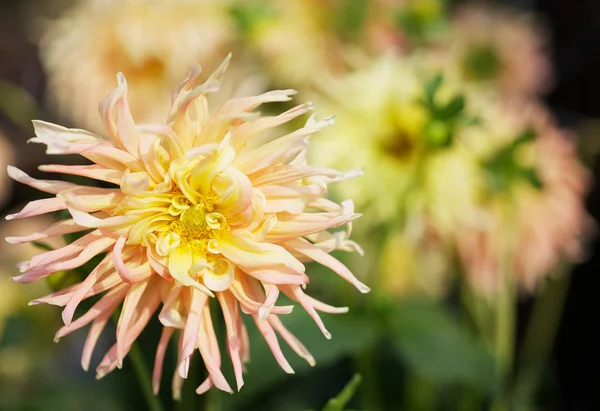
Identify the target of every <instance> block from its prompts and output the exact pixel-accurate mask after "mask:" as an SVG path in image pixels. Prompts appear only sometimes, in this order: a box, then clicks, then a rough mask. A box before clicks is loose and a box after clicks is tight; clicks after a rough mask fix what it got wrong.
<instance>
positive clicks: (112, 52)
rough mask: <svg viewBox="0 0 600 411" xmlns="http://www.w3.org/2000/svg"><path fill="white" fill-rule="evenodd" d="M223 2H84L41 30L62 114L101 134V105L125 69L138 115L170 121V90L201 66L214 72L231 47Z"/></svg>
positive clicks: (43, 56) (54, 96) (51, 85)
mask: <svg viewBox="0 0 600 411" xmlns="http://www.w3.org/2000/svg"><path fill="white" fill-rule="evenodd" d="M227 6H228V2H226V1H223V0H200V1H196V0H83V1H79V2H77V3H76V4H75V5H74V6H73V7H71V8H70V9H68V10H67V11H66V12H65V13H64V14H63V15H61V16H60V17H59V18H57V19H55V20H51V21H48V22H46V23H45V24H44V25H43V26H42V30H41V36H40V37H41V38H40V53H41V60H42V63H43V65H44V68H45V70H46V72H47V74H48V85H49V92H50V93H49V94H50V98H51V101H52V103H53V105H54V107H56V109H57V111H58V113H59V114H60V115H62V116H64V117H65V118H66V119H69V120H71V121H72V122H73V123H74V124H78V125H80V126H83V127H86V128H88V129H90V130H92V131H101V130H102V123H101V122H100V121H99V119H98V113H97V110H96V109H97V105H98V102H99V101H100V100H101V99H102V97H104V96H105V95H107V94H108V93H110V92H111V91H112V89H113V87H114V86H113V82H114V75H115V73H116V72H123V73H124V74H125V76H127V79H128V81H129V83H130V85H131V88H132V91H131V93H130V97H129V104H130V109H131V112H132V114H133V117H134V118H135V119H136V121H139V122H156V121H164V118H163V116H164V113H165V112H166V111H168V109H169V106H168V104H167V102H168V99H169V96H170V93H171V90H172V89H173V87H175V86H176V85H177V83H178V82H179V80H180V79H181V77H182V76H183V75H184V74H185V72H184V70H182V67H183V68H185V67H188V66H189V65H190V64H192V63H194V62H196V61H203V62H205V63H204V65H205V66H206V67H207V68H208V69H210V70H214V69H215V68H216V67H217V66H218V65H219V63H220V62H221V61H222V60H223V58H224V57H225V55H226V54H227V53H228V52H229V50H231V49H232V46H233V44H234V41H235V24H234V22H233V21H232V19H231V18H230V16H229V14H228V9H227Z"/></svg>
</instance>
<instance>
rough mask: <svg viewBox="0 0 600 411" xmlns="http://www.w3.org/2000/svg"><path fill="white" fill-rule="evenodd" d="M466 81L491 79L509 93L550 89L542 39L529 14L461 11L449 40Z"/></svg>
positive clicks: (485, 8)
mask: <svg viewBox="0 0 600 411" xmlns="http://www.w3.org/2000/svg"><path fill="white" fill-rule="evenodd" d="M447 38H448V39H449V41H450V43H451V46H450V47H451V49H452V51H451V53H452V54H453V56H454V57H453V58H455V59H458V62H457V63H458V64H459V65H461V70H462V71H463V74H464V75H465V77H466V78H467V79H468V80H473V81H484V82H485V81H493V82H497V83H498V85H499V87H500V88H501V89H502V90H503V91H505V92H507V93H510V94H518V95H536V94H541V93H543V92H545V91H547V90H548V89H549V87H550V86H551V80H552V68H551V65H550V61H549V57H548V52H549V51H548V49H547V44H546V36H545V33H544V31H543V30H542V28H541V26H540V25H539V24H538V22H537V21H535V20H534V19H533V17H532V16H530V15H527V14H519V13H517V12H513V11H509V10H505V9H499V8H493V7H489V6H483V5H468V6H462V7H459V8H458V10H457V11H456V14H455V15H454V18H453V21H452V31H451V33H450V35H449V36H448V37H447Z"/></svg>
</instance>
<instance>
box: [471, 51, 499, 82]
mask: <svg viewBox="0 0 600 411" xmlns="http://www.w3.org/2000/svg"><path fill="white" fill-rule="evenodd" d="M500 69H501V65H500V57H499V56H498V51H497V50H496V49H495V48H493V47H492V46H491V45H488V44H484V45H479V46H475V47H473V48H472V49H471V50H469V51H468V52H467V54H466V56H465V60H464V62H463V70H464V72H465V75H466V76H467V78H470V79H473V80H492V79H494V78H496V76H497V75H498V73H499V72H500Z"/></svg>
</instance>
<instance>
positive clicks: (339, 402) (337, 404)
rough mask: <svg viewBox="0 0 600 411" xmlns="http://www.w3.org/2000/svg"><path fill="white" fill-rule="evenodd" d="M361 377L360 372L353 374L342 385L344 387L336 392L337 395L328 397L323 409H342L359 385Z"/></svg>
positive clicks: (341, 410) (336, 410) (327, 410)
mask: <svg viewBox="0 0 600 411" xmlns="http://www.w3.org/2000/svg"><path fill="white" fill-rule="evenodd" d="M361 380H362V378H361V376H360V374H355V375H354V377H352V379H351V380H350V382H349V383H348V384H347V385H346V386H345V387H344V389H343V390H342V391H341V392H340V393H339V394H338V396H337V397H335V398H332V399H330V400H329V401H328V402H327V404H326V405H325V408H323V411H344V408H345V407H346V405H347V404H348V403H349V402H350V400H351V399H352V397H353V396H354V394H355V393H356V390H357V389H358V386H359V385H360V382H361Z"/></svg>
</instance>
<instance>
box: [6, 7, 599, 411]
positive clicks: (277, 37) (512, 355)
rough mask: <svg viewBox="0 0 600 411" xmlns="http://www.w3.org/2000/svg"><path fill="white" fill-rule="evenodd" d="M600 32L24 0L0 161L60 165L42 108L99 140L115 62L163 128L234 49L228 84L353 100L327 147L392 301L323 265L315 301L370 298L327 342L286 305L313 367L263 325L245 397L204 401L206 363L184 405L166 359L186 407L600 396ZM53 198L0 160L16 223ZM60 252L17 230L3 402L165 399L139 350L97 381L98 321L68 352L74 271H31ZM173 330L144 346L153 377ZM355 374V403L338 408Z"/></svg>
mask: <svg viewBox="0 0 600 411" xmlns="http://www.w3.org/2000/svg"><path fill="white" fill-rule="evenodd" d="M598 39H600V3H599V2H597V1H596V0H580V1H578V2H565V1H560V0H538V1H533V0H532V1H526V0H522V1H518V0H513V1H508V0H507V1H503V2H500V1H499V2H495V3H492V2H469V3H466V2H460V1H454V2H450V1H449V2H443V1H441V0H404V1H393V0H306V1H302V0H289V1H288V0H285V1H284V0H281V1H276V0H270V1H267V0H258V1H241V0H240V1H236V0H230V1H220V0H219V1H217V0H215V1H208V0H204V1H202V0H199V1H191V0H190V1H185V0H177V1H167V0H165V1H162V2H161V1H149V0H147V1H143V0H127V1H123V2H119V1H116V0H115V1H109V0H106V1H83V0H81V1H74V0H60V1H53V2H47V1H41V0H21V1H3V2H2V3H1V4H0V62H1V63H0V165H1V166H2V167H3V168H5V167H6V165H7V164H12V165H16V166H18V167H19V168H21V169H22V170H24V171H26V172H27V173H30V174H32V175H34V176H37V175H39V174H40V173H39V171H37V166H38V165H40V164H47V163H50V162H56V159H53V160H52V161H51V160H50V159H49V158H48V157H47V156H46V154H45V153H44V150H43V148H42V147H41V146H39V145H32V144H27V140H28V139H29V138H30V137H32V136H33V129H32V127H31V123H30V120H31V119H34V118H37V119H43V120H47V121H52V122H57V123H59V124H63V125H65V126H69V127H77V128H85V129H89V130H92V131H98V132H101V131H99V118H98V116H97V111H96V110H97V108H96V107H97V103H98V102H99V100H100V99H101V98H102V97H103V96H104V95H105V94H107V93H108V92H110V91H111V90H112V88H113V87H114V86H115V85H116V81H115V73H116V72H117V71H123V72H124V73H125V75H126V76H127V78H128V81H129V87H130V89H131V90H132V109H133V114H134V117H135V118H136V120H139V121H153V120H156V119H158V120H159V121H162V120H163V118H164V117H165V116H166V113H165V110H166V109H165V107H167V104H168V101H169V100H168V99H169V92H170V89H171V88H172V87H173V86H174V85H176V84H177V82H178V80H179V78H181V77H182V76H183V74H184V73H185V70H186V68H187V66H188V65H189V64H190V63H192V62H199V63H200V64H202V65H203V67H204V68H205V69H206V72H210V71H211V69H213V68H214V67H216V66H217V65H218V64H219V62H220V61H221V60H222V59H223V58H224V56H225V55H226V54H227V53H228V52H233V55H234V57H233V60H232V64H231V66H230V70H229V72H228V77H227V78H228V80H227V83H226V84H225V85H224V90H223V91H222V93H221V94H222V95H223V98H226V97H230V96H232V95H248V94H253V93H256V92H262V91H264V90H266V89H269V88H295V89H297V90H298V92H299V94H298V99H297V100H310V101H314V102H315V105H316V106H317V115H319V116H321V117H323V116H325V115H330V114H334V115H336V125H335V126H334V127H332V128H330V129H328V130H326V131H324V132H323V133H322V135H319V136H315V137H314V138H313V144H314V146H315V150H314V152H313V161H315V162H317V163H321V164H326V165H334V166H336V167H339V168H346V169H348V168H364V170H365V176H364V177H362V178H360V179H357V180H354V181H352V182H349V183H343V184H341V185H340V187H339V188H338V189H337V190H336V191H334V192H332V193H331V195H332V196H334V197H336V198H338V199H342V198H345V197H353V198H354V199H355V201H356V202H357V208H358V211H359V212H363V213H364V217H363V218H362V219H360V220H358V221H357V222H356V223H355V225H354V231H355V232H354V234H353V239H354V240H355V241H356V242H357V243H358V244H360V245H362V247H363V248H364V250H365V255H364V257H356V256H354V255H352V256H348V255H346V254H344V253H341V254H340V255H339V257H340V258H341V259H342V260H343V261H344V262H346V263H347V264H348V265H349V266H350V267H351V268H352V269H353V271H354V272H355V273H356V274H357V275H358V276H359V277H360V278H361V279H362V280H363V281H364V282H366V283H368V284H369V285H370V286H371V287H372V289H373V292H372V293H370V294H368V295H361V294H359V293H357V292H356V291H355V290H352V289H351V287H350V286H349V285H347V284H344V283H343V282H342V281H337V279H331V277H333V276H332V275H331V273H328V272H327V270H325V269H323V268H319V267H316V266H314V267H312V266H311V267H309V268H308V272H309V273H312V277H311V278H312V282H311V287H310V289H311V291H312V293H313V294H314V295H315V296H318V297H319V298H320V299H325V300H327V301H329V302H331V303H332V304H334V305H348V306H349V307H350V312H349V313H348V314H346V315H342V316H338V315H335V316H334V315H328V316H327V317H326V319H325V322H326V324H327V326H328V328H329V330H330V331H331V332H332V334H333V339H332V340H330V341H327V340H325V339H324V338H323V337H322V335H321V334H320V333H319V331H318V329H317V328H316V326H315V325H314V324H313V323H312V322H311V320H310V319H309V318H308V316H307V315H305V314H303V313H300V312H295V313H293V314H291V315H290V316H289V318H287V321H286V325H288V326H289V328H290V329H291V330H293V331H294V333H295V334H296V335H297V336H298V337H299V338H300V339H301V340H302V341H303V342H304V343H305V345H306V346H307V347H308V348H309V350H310V351H311V352H312V354H313V355H314V357H315V358H316V360H317V366H316V367H315V368H310V367H309V366H308V365H306V364H303V363H302V362H301V361H299V360H298V361H296V360H295V359H294V361H292V365H293V366H294V368H295V370H296V374H295V375H292V376H289V375H286V374H284V373H283V371H281V370H280V369H279V368H278V367H277V364H276V363H275V360H274V359H273V358H272V356H271V355H270V353H269V351H268V348H267V346H266V344H264V342H262V341H261V340H260V339H259V338H258V336H257V335H254V334H253V335H251V339H252V340H253V341H252V344H251V345H252V354H251V356H252V359H251V363H250V364H249V365H248V370H247V379H246V381H247V382H246V386H244V388H243V390H242V391H241V392H240V393H236V394H234V395H233V396H229V395H228V394H224V393H221V392H217V391H215V390H213V391H211V392H209V393H208V394H206V395H204V396H196V395H195V394H194V390H193V389H194V387H195V386H197V385H198V384H199V382H200V381H202V379H203V373H204V371H203V365H202V364H201V361H200V360H199V359H198V358H195V361H194V363H193V364H192V369H193V370H194V372H193V373H192V375H191V376H190V379H189V381H188V382H186V384H185V386H184V394H183V399H182V401H180V402H174V401H173V400H172V399H171V392H170V387H169V385H170V382H169V380H170V378H169V377H170V376H169V374H170V372H171V371H167V372H165V377H164V378H163V386H162V390H161V393H160V399H161V401H162V402H163V404H164V407H165V409H177V410H211V411H216V410H261V411H262V410H267V411H268V410H274V411H275V410H276V411H288V410H289V411H296V410H309V409H314V410H317V409H327V410H330V411H331V410H335V409H339V410H342V409H354V410H370V411H379V410H382V411H383V410H410V411H419V410H467V411H469V410H494V411H500V410H544V411H546V410H549V411H552V410H597V409H600V401H599V400H598V391H599V389H600V377H599V376H598V375H599V373H598V370H599V369H600V355H599V353H600V350H599V349H598V347H600V337H598V335H600V333H597V332H596V327H597V325H598V324H599V323H600V298H598V294H597V292H598V289H599V287H598V285H599V284H600V281H599V280H598V276H597V275H598V274H597V273H598V270H599V268H600V267H599V263H598V258H599V257H600V254H599V250H598V242H597V240H596V236H595V231H596V223H595V222H594V220H595V219H597V217H598V216H599V214H600V209H599V208H600V198H599V197H598V195H599V194H600V193H599V191H598V187H597V184H596V183H595V181H596V180H597V178H598V177H599V173H600V170H599V169H598V167H597V165H596V157H597V153H598V152H599V150H600V139H599V137H598V136H599V133H600V97H599V96H600V80H599V77H598V73H599V72H600V42H598ZM135 90H138V92H137V93H136V92H135ZM214 104H215V105H218V104H219V101H216V102H215V103H214ZM267 110H269V108H267ZM265 138H269V136H265ZM59 161H61V162H63V163H65V164H69V163H70V164H73V162H74V161H77V160H76V159H72V158H66V157H65V158H60V159H59ZM37 196H38V193H36V192H35V190H33V189H30V188H29V187H24V186H19V185H16V184H12V183H11V181H10V180H9V179H8V176H7V175H6V174H5V172H2V173H1V174H0V203H1V207H2V213H0V214H1V215H2V216H4V215H6V214H8V213H10V212H13V211H14V210H17V209H19V208H20V207H22V206H23V205H24V204H25V203H26V202H28V201H30V200H32V199H35V198H38V197H37ZM51 221H52V219H51V217H48V218H45V219H37V221H27V222H20V221H18V222H17V221H14V222H4V221H3V222H2V223H0V233H1V234H2V237H6V236H9V235H10V236H17V235H26V234H29V233H31V232H35V231H36V230H37V229H39V228H40V227H43V226H45V225H48V222H51ZM59 245H60V240H57V242H55V243H52V242H50V243H48V244H47V245H46V246H48V247H52V248H54V247H57V246H59ZM349 247H351V248H352V247H354V246H349ZM40 251H41V249H40V248H36V247H34V246H25V245H23V246H10V245H8V244H6V243H4V242H2V243H0V256H1V258H0V410H55V409H61V410H81V409H87V410H90V411H91V410H107V409H108V410H138V409H140V410H142V409H147V407H148V406H147V405H146V402H145V399H144V396H143V392H142V390H141V389H140V385H139V383H138V380H137V377H136V375H135V373H134V372H133V369H132V367H131V366H130V364H129V363H128V362H127V361H126V362H125V364H124V367H123V369H122V370H117V371H115V372H113V373H112V374H110V375H108V376H107V377H105V378H103V379H101V380H99V381H96V380H95V378H94V377H95V375H94V372H93V371H90V372H87V373H86V372H84V371H82V370H81V367H80V362H79V357H80V355H81V349H82V346H83V342H84V340H85V332H78V333H74V334H72V335H70V336H68V337H66V338H63V339H62V340H61V341H60V342H59V343H58V344H55V343H53V342H52V340H53V337H54V333H55V332H56V330H57V329H58V328H59V327H60V326H61V319H60V309H59V308H57V307H50V306H35V307H30V306H28V305H27V302H28V301H30V300H32V299H34V298H36V297H39V296H42V295H45V294H47V293H49V292H50V290H52V289H55V288H57V287H59V286H61V285H64V284H65V283H69V282H70V281H76V280H77V278H76V277H77V275H78V274H77V273H60V274H56V275H54V276H52V277H51V279H50V280H49V281H48V282H47V283H39V284H30V285H17V284H16V283H14V282H12V281H11V280H10V277H11V276H13V275H16V272H17V271H18V270H17V268H16V265H17V263H19V262H21V261H24V260H27V259H28V258H31V256H32V255H35V254H36V253H39V252H40ZM297 311H300V310H297ZM222 327H223V325H222V324H221V329H222ZM251 328H252V327H251ZM158 330H159V324H158V320H155V322H154V323H151V326H150V327H149V328H148V330H146V331H144V333H143V334H142V337H141V339H140V342H139V345H140V347H141V351H142V354H143V356H144V358H145V360H146V362H147V364H148V366H149V368H151V365H152V359H153V352H154V350H155V347H156V343H157V341H158V335H159V333H158ZM111 337H112V336H111V332H110V331H109V332H106V333H105V335H104V336H103V339H102V340H101V341H100V345H102V346H103V347H106V348H107V347H109V346H110V345H111V344H112V340H111ZM99 351H101V350H99ZM290 357H292V356H291V355H290ZM94 360H95V361H93V362H97V361H98V360H99V358H96V356H94ZM174 362H175V354H174V353H173V354H172V356H171V358H170V363H169V358H168V360H167V364H166V366H165V369H166V370H173V368H174ZM357 373H358V374H360V375H361V376H362V382H361V383H360V385H359V386H358V388H357V389H356V392H354V393H352V395H351V396H352V399H351V400H350V401H349V402H348V404H346V405H340V406H336V405H335V404H334V405H331V404H330V406H331V407H337V408H324V407H326V403H327V402H328V400H329V399H330V398H332V397H335V396H336V395H338V393H339V392H340V391H341V390H342V388H343V387H344V386H345V385H346V384H347V383H348V381H350V379H351V378H352V376H353V375H355V374H357Z"/></svg>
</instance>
